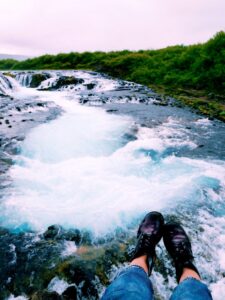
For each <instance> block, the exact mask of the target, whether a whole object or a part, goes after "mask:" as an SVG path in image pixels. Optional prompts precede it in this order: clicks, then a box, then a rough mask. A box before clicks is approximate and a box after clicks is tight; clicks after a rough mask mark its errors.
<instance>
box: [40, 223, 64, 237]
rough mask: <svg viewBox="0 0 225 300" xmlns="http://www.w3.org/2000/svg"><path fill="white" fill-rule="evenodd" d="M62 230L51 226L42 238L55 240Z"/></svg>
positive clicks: (56, 226)
mask: <svg viewBox="0 0 225 300" xmlns="http://www.w3.org/2000/svg"><path fill="white" fill-rule="evenodd" d="M61 230H62V228H61V227H60V226H59V225H51V226H49V227H48V229H47V230H46V231H45V233H44V234H43V235H44V238H45V239H55V238H56V237H58V236H59V234H60V232H61Z"/></svg>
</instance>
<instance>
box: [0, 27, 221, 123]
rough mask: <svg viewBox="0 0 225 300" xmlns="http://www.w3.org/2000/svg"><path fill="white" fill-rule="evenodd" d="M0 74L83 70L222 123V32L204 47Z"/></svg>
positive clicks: (95, 56)
mask: <svg viewBox="0 0 225 300" xmlns="http://www.w3.org/2000/svg"><path fill="white" fill-rule="evenodd" d="M0 69H1V70H6V69H7V70H9V69H11V70H38V69H88V70H94V71H98V72H105V73H107V74H109V75H112V76H114V77H119V78H121V79H126V80H131V81H135V82H137V83H141V84H145V85H147V86H150V87H153V88H154V89H155V90H156V91H158V92H160V93H163V94H166V95H170V96H175V97H176V98H178V99H179V100H181V101H182V102H183V103H185V104H187V105H189V106H192V107H193V108H196V109H198V110H200V111H201V112H202V113H205V114H208V115H211V116H215V117H217V118H219V119H221V120H224V121H225V101H224V100H225V32H223V31H221V32H218V33H217V34H216V35H215V36H214V37H213V38H212V39H210V40H209V41H208V42H206V43H204V44H197V45H191V46H182V45H181V46H173V47H167V48H164V49H160V50H145V51H144V50H140V51H135V52H133V51H132V52H131V51H127V50H125V51H118V52H108V53H105V52H93V53H91V52H84V53H69V54H58V55H44V56H40V57H37V58H33V59H28V60H25V61H22V62H17V61H14V60H2V61H0Z"/></svg>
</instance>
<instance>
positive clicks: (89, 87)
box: [85, 83, 96, 90]
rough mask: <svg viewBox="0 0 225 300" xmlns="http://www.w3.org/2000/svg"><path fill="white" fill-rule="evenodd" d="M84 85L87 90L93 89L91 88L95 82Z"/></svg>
mask: <svg viewBox="0 0 225 300" xmlns="http://www.w3.org/2000/svg"><path fill="white" fill-rule="evenodd" d="M85 86H86V87H87V89H88V90H93V88H94V87H95V86H96V84H95V83H87V84H85Z"/></svg>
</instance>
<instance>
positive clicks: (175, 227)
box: [163, 222, 212, 300]
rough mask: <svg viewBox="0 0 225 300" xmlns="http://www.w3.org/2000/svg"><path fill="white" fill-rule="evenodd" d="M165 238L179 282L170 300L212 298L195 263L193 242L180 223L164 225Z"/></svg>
mask: <svg viewBox="0 0 225 300" xmlns="http://www.w3.org/2000/svg"><path fill="white" fill-rule="evenodd" d="M163 240H164V244H165V246H166V249H167V251H168V252H169V254H170V255H171V257H172V259H173V262H174V265H175V268H176V278H177V282H178V283H179V284H178V286H177V287H176V289H175V290H174V292H173V295H172V296H171V298H170V300H181V299H182V300H193V299H194V300H211V299H212V296H211V294H210V291H209V290H208V288H207V286H206V285H205V284H203V283H202V282H201V277H200V274H199V272H198V269H197V268H196V266H195V265H194V263H193V261H194V257H193V254H192V249H191V242H190V240H189V238H188V236H187V234H186V232H185V231H184V229H183V228H182V227H181V226H180V224H178V223H173V222H170V223H167V224H166V225H165V226H164V233H163Z"/></svg>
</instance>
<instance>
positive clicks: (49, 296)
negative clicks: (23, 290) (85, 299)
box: [30, 291, 70, 300]
mask: <svg viewBox="0 0 225 300" xmlns="http://www.w3.org/2000/svg"><path fill="white" fill-rule="evenodd" d="M68 299H70V298H68ZM30 300H63V298H62V297H61V296H60V295H59V294H58V293H56V292H48V291H39V292H36V293H34V295H32V296H31V298H30Z"/></svg>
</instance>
